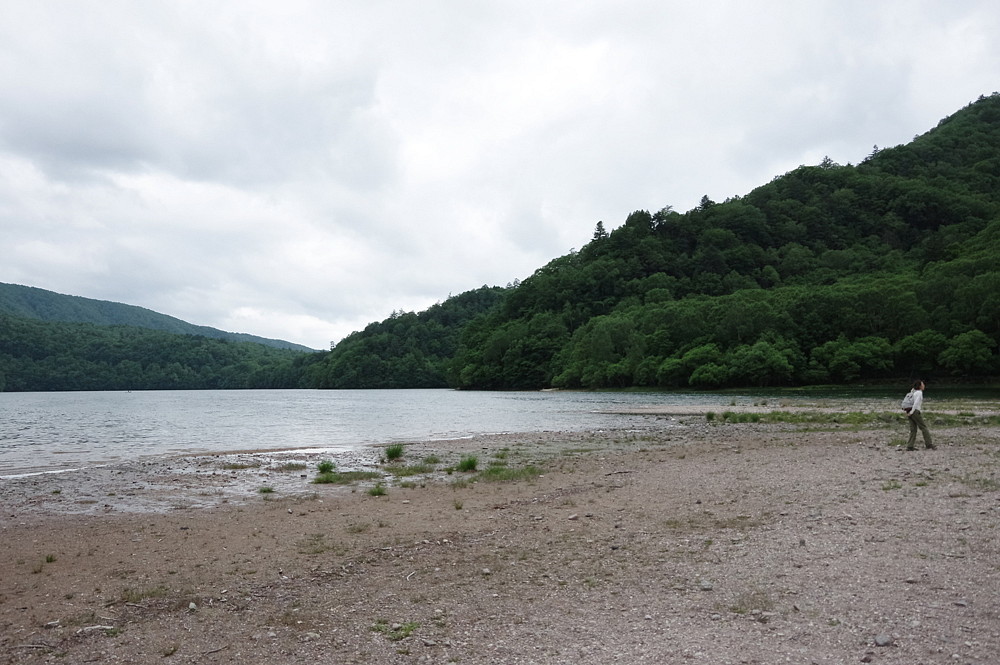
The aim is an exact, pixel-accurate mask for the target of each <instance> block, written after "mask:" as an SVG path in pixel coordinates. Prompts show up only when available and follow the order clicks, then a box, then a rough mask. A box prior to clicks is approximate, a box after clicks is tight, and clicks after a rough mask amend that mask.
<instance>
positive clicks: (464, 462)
mask: <svg viewBox="0 0 1000 665" xmlns="http://www.w3.org/2000/svg"><path fill="white" fill-rule="evenodd" d="M478 466H479V459H478V458H477V457H476V456H475V455H466V456H465V457H463V458H462V459H460V460H459V461H458V467H457V468H458V470H459V471H464V472H466V473H469V472H471V471H475V470H476V468H477V467H478Z"/></svg>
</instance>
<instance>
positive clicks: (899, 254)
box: [449, 93, 1000, 389]
mask: <svg viewBox="0 0 1000 665" xmlns="http://www.w3.org/2000/svg"><path fill="white" fill-rule="evenodd" d="M998 196H1000V96H998V95H997V94H996V93H994V94H993V95H991V96H990V97H983V98H980V99H979V101H977V102H975V103H973V104H971V105H969V106H968V107H966V108H965V109H963V110H961V111H960V112H958V113H956V114H954V115H952V116H951V117H949V118H946V119H944V120H942V121H941V122H940V123H939V125H938V126H937V127H936V128H935V129H933V130H932V131H930V132H927V133H926V134H924V135H921V136H918V137H916V138H915V139H914V140H913V142H911V143H910V144H908V145H905V146H899V147H895V148H891V149H887V150H879V149H877V148H876V149H875V150H874V151H873V152H872V154H870V155H869V156H868V157H866V158H865V159H864V160H863V161H862V162H861V163H860V164H858V165H857V166H851V165H847V166H840V165H837V164H834V163H832V162H831V161H830V160H828V159H827V160H824V161H823V163H822V164H820V165H818V166H803V167H800V168H798V169H795V170H794V171H792V172H790V173H787V174H785V175H783V176H781V177H778V178H775V179H774V180H773V181H772V182H770V183H768V184H766V185H763V186H761V187H759V188H757V189H755V190H753V191H752V192H750V193H748V194H747V195H745V196H742V197H735V198H733V199H730V200H727V201H725V202H723V203H715V202H713V201H710V200H709V199H708V198H707V197H706V198H703V199H702V202H701V205H699V206H698V207H697V208H695V209H693V210H691V211H689V212H687V213H684V214H679V213H677V212H674V211H673V210H671V209H670V208H669V207H668V208H664V209H662V210H660V211H658V212H656V213H655V214H650V213H648V212H646V211H638V212H635V213H633V214H631V215H629V217H628V219H626V221H625V223H624V225H623V226H621V227H620V228H617V229H615V230H614V231H612V232H611V233H607V232H606V231H605V230H604V226H603V224H602V223H599V224H598V226H597V229H596V230H595V233H594V236H593V238H592V240H591V241H590V242H589V243H588V244H587V245H586V246H584V247H583V248H582V249H581V250H580V251H579V252H574V253H571V254H568V255H566V256H562V257H560V258H557V259H555V260H554V261H552V262H550V263H549V264H548V265H546V266H544V267H542V268H540V269H539V270H537V271H536V272H535V273H534V274H533V275H532V276H530V277H529V278H527V279H525V280H524V281H523V282H522V283H521V284H520V285H519V286H518V287H517V288H516V289H512V290H511V291H510V293H508V294H507V296H506V297H505V299H504V301H503V302H502V304H501V305H500V306H499V307H498V308H497V309H496V310H494V311H493V312H491V313H489V314H487V315H484V316H482V317H480V318H478V319H476V320H473V321H472V322H470V324H469V325H468V326H467V327H466V329H465V330H464V332H463V336H462V343H461V346H460V349H459V351H458V353H457V354H456V357H455V359H454V361H453V363H452V365H451V368H450V374H449V377H450V380H451V382H452V385H455V386H457V387H460V388H470V389H502V388H515V389H516V388H541V387H548V386H556V387H566V388H574V387H583V388H600V387H625V386H663V387H675V386H685V387H686V386H695V387H724V386H767V385H789V384H802V383H818V382H855V381H859V380H865V381H867V380H873V379H880V378H888V377H906V376H915V375H924V376H943V375H952V376H960V377H977V376H978V377H982V376H988V375H992V374H995V373H996V372H997V370H998V363H997V355H996V351H995V349H996V348H997V342H998V341H1000V200H998Z"/></svg>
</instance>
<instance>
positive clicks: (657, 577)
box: [0, 408, 1000, 664]
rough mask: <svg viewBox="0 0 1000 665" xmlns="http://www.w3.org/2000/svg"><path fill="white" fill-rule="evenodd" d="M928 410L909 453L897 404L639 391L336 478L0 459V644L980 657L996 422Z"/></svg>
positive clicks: (370, 656) (366, 658) (828, 659)
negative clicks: (739, 414)
mask: <svg viewBox="0 0 1000 665" xmlns="http://www.w3.org/2000/svg"><path fill="white" fill-rule="evenodd" d="M760 410H761V411H765V412H766V411H767V408H762V409H760ZM929 421H930V425H931V428H932V431H933V432H934V435H935V438H936V443H937V444H938V447H937V449H936V450H922V449H918V450H916V451H913V452H907V451H905V450H902V448H901V446H900V445H898V444H899V443H900V442H901V441H902V440H903V438H904V437H905V434H906V431H905V423H904V422H903V421H902V418H901V417H887V418H886V419H885V420H884V421H880V422H878V424H874V425H865V426H860V427H859V426H854V425H849V424H846V423H845V424H840V423H827V424H815V423H814V424H788V423H779V424H764V423H731V422H726V421H723V420H722V419H721V418H718V417H716V418H711V419H710V418H709V417H708V416H707V415H706V414H705V413H656V412H645V413H643V414H637V415H636V416H635V421H634V426H630V427H629V428H627V429H623V430H620V431H599V432H584V433H572V434H568V433H560V432H541V433H534V434H518V435H499V436H491V437H479V438H475V439H466V440H461V441H452V442H435V443H423V442H414V443H412V444H408V445H405V446H404V453H403V457H402V459H401V460H400V461H398V462H395V463H389V462H387V461H385V460H384V456H385V453H386V451H385V449H384V448H383V447H372V448H367V449H364V450H361V451H358V452H355V453H352V454H350V455H344V456H343V457H341V458H337V459H334V460H333V461H334V462H335V463H336V465H337V468H338V470H340V471H364V470H368V471H373V472H376V473H379V474H382V475H381V476H380V477H379V478H377V479H371V480H361V481H355V482H353V483H351V484H348V485H336V484H316V483H313V482H312V480H314V479H315V478H316V475H317V471H316V464H317V463H318V462H319V461H320V459H319V458H318V457H315V456H312V457H311V456H308V455H296V454H294V453H283V454H280V455H276V454H255V453H253V452H249V451H248V452H246V453H240V454H231V455H204V456H196V457H182V458H169V459H157V460H146V461H140V462H130V463H126V464H122V465H118V466H113V467H103V468H99V469H89V470H86V471H78V472H73V473H65V474H46V475H40V476H31V477H25V478H16V479H3V480H0V489H2V492H0V518H2V520H0V571H2V579H0V663H19V664H20V663H32V664H33V663H165V664H171V663H327V662H328V663H357V664H362V663H505V664H510V663H576V664H590V663H594V664H597V663H601V664H604V663H609V662H619V663H690V662H703V663H775V662H794V663H858V662H871V663H900V664H902V663H907V664H912V663H996V662H1000V661H998V658H997V655H996V654H998V653H1000V602H998V600H997V598H998V592H1000V540H998V538H1000V530H998V524H1000V475H998V470H1000V428H998V427H995V426H989V425H981V426H980V425H974V424H973V425H963V426H944V425H942V424H940V423H938V424H936V423H935V421H934V417H933V414H931V415H930V417H929ZM470 455H472V456H475V457H476V458H477V461H478V465H477V467H478V472H479V473H478V474H477V473H475V472H463V471H459V470H455V469H453V467H455V466H456V465H457V464H458V463H459V461H460V460H461V458H462V457H466V456H470ZM490 467H493V468H494V469H499V470H501V472H498V473H496V474H483V473H482V472H483V471H484V470H486V469H488V468H490ZM407 468H409V469H410V471H403V469H407ZM449 468H452V471H451V472H450V473H449V471H447V470H446V469H449ZM376 482H381V483H382V486H383V487H384V488H385V490H386V493H385V494H384V495H382V496H373V495H372V494H371V493H370V492H369V490H370V489H371V488H372V487H373V486H374V485H375V483H376Z"/></svg>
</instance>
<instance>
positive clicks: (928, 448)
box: [927, 443, 937, 450]
mask: <svg viewBox="0 0 1000 665" xmlns="http://www.w3.org/2000/svg"><path fill="white" fill-rule="evenodd" d="M927 450H937V446H935V445H934V444H933V443H932V444H930V445H928V446H927Z"/></svg>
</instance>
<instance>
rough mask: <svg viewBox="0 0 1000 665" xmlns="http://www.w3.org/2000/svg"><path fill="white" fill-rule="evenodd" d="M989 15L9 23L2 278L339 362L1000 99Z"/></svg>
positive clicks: (2, 113) (354, 12)
mask: <svg viewBox="0 0 1000 665" xmlns="http://www.w3.org/2000/svg"><path fill="white" fill-rule="evenodd" d="M998 36H1000V5H998V4H997V3H996V0H981V1H979V0H941V1H919V0H884V1H882V0H830V1H826V0H761V1H759V2H750V1H749V0H746V1H739V2H738V1H721V0H697V1H696V0H690V1H678V0H648V1H647V0H637V1H629V0H608V1H603V0H592V1H587V0H575V1H572V2H571V1H569V0H563V1H561V2H547V1H545V0H525V1H523V2H522V1H507V0H498V1H491V2H487V1H485V0H484V1H479V2H477V1H476V0H413V1H396V2H378V1H373V0H357V1H355V2H330V1H320V0H317V1H315V2H310V1H308V0H301V1H296V0H281V1H280V2H279V1H277V0H274V1H269V2H263V1H259V2H258V1H248V0H233V1H232V2H214V1H204V0H199V1H196V2H184V1H177V0H170V1H163V2H159V1H156V0H142V1H141V2H136V1H133V0H128V1H114V0H91V1H87V0H82V1H79V0H26V1H20V0H0V237H2V239H3V245H2V247H3V258H2V260H0V282H8V283H16V284H25V285H28V286H37V287H40V288H44V289H50V290H53V291H58V292H60V293H67V294H72V295H80V296H86V297H89V298H98V299H101V300H113V301H117V302H124V303H128V304H133V305H140V306H143V307H148V308H150V309H153V310H156V311H158V312H162V313H165V314H170V315H172V316H177V317H179V318H182V319H184V320H186V321H190V322H191V323H196V324H200V325H209V326H213V327H216V328H221V329H224V330H230V331H237V332H249V333H253V334H256V335H262V336H265V337H275V338H281V339H286V340H290V341H294V342H298V343H301V344H305V345H307V346H310V347H313V348H327V347H328V346H329V343H330V342H331V341H334V340H339V339H341V338H342V337H343V336H345V335H347V334H349V333H350V332H352V331H354V330H360V329H362V328H364V326H365V325H367V324H368V323H370V322H372V321H379V320H382V319H384V318H386V317H388V316H389V315H390V314H391V313H392V312H393V311H394V310H405V311H420V310H423V309H426V308H427V307H429V306H430V305H432V304H434V303H435V302H439V301H442V300H444V299H446V298H447V297H448V296H449V295H453V294H458V293H461V292H463V291H467V290H469V289H474V288H477V287H479V286H482V285H484V284H487V285H501V286H502V285H505V284H507V283H509V282H511V281H513V280H515V279H524V278H525V277H527V276H529V275H530V274H531V273H532V272H534V271H535V270H536V269H537V268H539V267H541V266H542V265H544V264H545V263H547V262H548V261H550V260H551V259H553V258H556V257H558V256H561V255H563V254H566V253H567V252H569V251H570V250H572V249H574V248H579V247H581V246H582V245H584V244H585V243H586V242H587V241H588V240H589V239H590V237H591V236H592V234H593V231H594V226H595V225H596V223H597V222H598V221H603V222H604V224H605V226H606V227H607V228H608V229H609V230H610V229H612V228H615V227H617V226H619V225H621V223H622V222H623V221H624V220H625V217H626V216H627V215H628V214H629V213H630V212H631V211H633V210H637V209H646V210H649V211H651V212H655V211H656V210H659V209H661V208H663V207H664V206H668V205H669V206H672V207H673V208H674V209H675V210H677V211H679V212H684V211H687V210H689V209H691V208H693V207H695V206H696V205H697V203H698V201H699V199H700V198H701V197H702V196H703V195H708V196H709V197H710V198H711V199H713V200H716V201H722V200H724V199H726V198H727V197H731V196H737V195H742V194H746V193H747V192H748V191H750V190H751V189H753V188H754V187H756V186H758V185H761V184H764V183H766V182H768V181H770V180H771V179H772V178H773V177H774V176H776V175H780V174H782V173H785V172H787V171H789V170H791V169H793V168H795V167H797V166H799V165H801V164H818V163H819V162H820V161H821V160H822V159H823V157H824V156H829V157H830V158H832V159H833V160H834V161H835V162H838V163H841V164H846V163H854V164H856V163H858V162H859V161H861V160H862V159H863V158H864V157H865V156H866V155H867V154H869V153H870V152H871V150H872V147H873V145H876V144H877V145H878V146H880V147H889V146H894V145H898V144H900V143H905V142H908V141H910V140H911V139H912V138H913V137H914V136H915V135H917V134H922V133H924V132H926V131H928V130H929V129H931V128H933V127H934V126H935V125H936V124H937V122H938V121H939V120H940V119H941V118H943V117H945V116H947V115H950V114H951V113H954V112H955V111H957V110H959V109H960V108H962V107H963V106H965V105H966V104H968V103H969V102H972V101H974V100H975V99H976V98H977V97H979V96H980V95H982V94H990V93H991V92H993V91H994V90H997V89H1000V38H998Z"/></svg>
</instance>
